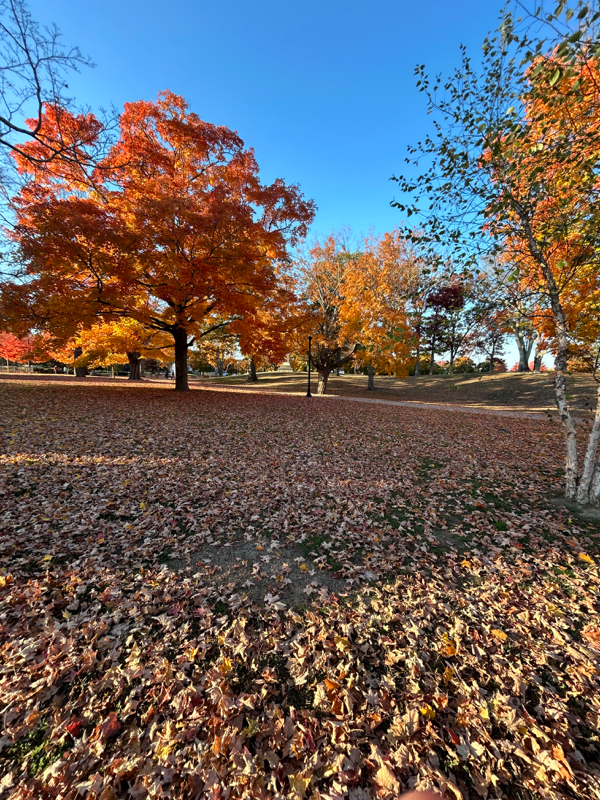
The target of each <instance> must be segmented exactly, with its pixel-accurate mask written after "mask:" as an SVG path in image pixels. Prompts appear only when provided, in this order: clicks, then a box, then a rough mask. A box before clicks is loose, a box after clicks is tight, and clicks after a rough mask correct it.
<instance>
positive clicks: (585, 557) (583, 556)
mask: <svg viewBox="0 0 600 800" xmlns="http://www.w3.org/2000/svg"><path fill="white" fill-rule="evenodd" d="M579 558H580V559H581V560H582V561H587V563H588V564H593V563H594V559H593V558H591V557H590V556H588V555H587V553H579Z"/></svg>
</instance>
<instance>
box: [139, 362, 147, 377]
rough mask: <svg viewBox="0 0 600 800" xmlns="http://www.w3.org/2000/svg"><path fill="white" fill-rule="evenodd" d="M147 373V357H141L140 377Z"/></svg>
mask: <svg viewBox="0 0 600 800" xmlns="http://www.w3.org/2000/svg"><path fill="white" fill-rule="evenodd" d="M145 374H146V359H145V358H140V379H141V378H143V377H144V375H145Z"/></svg>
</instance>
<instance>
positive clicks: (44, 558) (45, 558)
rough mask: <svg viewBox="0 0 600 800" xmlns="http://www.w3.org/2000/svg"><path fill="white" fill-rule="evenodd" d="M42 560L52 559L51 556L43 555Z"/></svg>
mask: <svg viewBox="0 0 600 800" xmlns="http://www.w3.org/2000/svg"><path fill="white" fill-rule="evenodd" d="M42 561H52V556H44V557H43V558H42Z"/></svg>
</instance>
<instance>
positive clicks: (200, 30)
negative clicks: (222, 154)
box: [30, 0, 502, 234]
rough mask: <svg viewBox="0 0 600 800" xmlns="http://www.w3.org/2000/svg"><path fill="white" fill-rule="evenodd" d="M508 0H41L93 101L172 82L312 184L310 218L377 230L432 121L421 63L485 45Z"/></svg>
mask: <svg viewBox="0 0 600 800" xmlns="http://www.w3.org/2000/svg"><path fill="white" fill-rule="evenodd" d="M501 5H502V0H497V2H496V0H429V1H428V2H417V1H416V0H395V2H394V0H363V2H356V0H344V2H342V0H319V1H318V2H317V1H316V0H304V2H302V0H299V1H297V2H286V0H277V2H275V0H254V2H240V0H229V1H228V2H218V1H215V0H212V1H211V2H208V1H207V0H170V1H169V2H164V0H161V2H156V0H102V2H97V3H89V2H82V1H81V0H30V7H31V10H32V13H33V15H34V17H35V18H36V19H37V20H38V21H40V22H42V21H43V22H51V21H53V22H56V23H57V24H58V26H59V27H60V28H61V30H62V32H63V34H64V37H65V40H66V41H67V42H72V43H75V44H77V45H79V46H80V48H81V49H82V50H83V51H84V52H86V53H88V54H89V55H90V56H91V57H92V58H93V60H94V61H95V62H96V64H97V66H96V68H95V69H94V70H86V71H85V72H84V73H83V74H82V75H81V76H80V77H77V78H75V79H74V80H72V81H71V88H72V90H73V93H74V94H75V95H76V97H77V99H78V100H79V101H80V102H82V103H88V104H89V105H90V106H92V107H94V106H98V105H104V106H107V105H109V104H111V103H113V104H115V105H116V106H120V105H122V103H124V102H126V101H128V100H138V99H153V98H155V97H156V94H157V92H158V91H160V90H161V89H165V88H168V89H170V90H171V91H174V92H176V93H178V94H181V95H183V96H184V97H185V98H186V99H187V100H188V102H189V103H190V106H191V108H192V110H194V111H195V112H196V113H198V114H199V115H200V116H201V117H202V118H203V119H206V120H207V121H209V122H214V123H218V124H223V125H227V126H229V127H230V128H233V129H234V130H237V131H238V133H239V134H240V136H241V137H242V139H244V141H245V142H246V144H247V145H248V146H251V147H253V148H254V149H255V151H256V156H257V159H258V163H259V165H260V167H261V172H262V175H263V178H264V179H265V180H272V179H274V178H276V177H281V178H283V179H284V180H286V181H289V182H297V183H299V184H300V185H301V187H302V189H303V191H304V192H305V194H306V195H307V196H309V197H312V198H313V199H314V200H315V201H316V203H317V205H318V207H319V211H318V214H317V218H316V221H315V224H314V226H313V231H314V233H315V234H326V233H329V232H330V231H331V230H333V229H339V228H340V227H341V226H344V225H349V226H350V227H351V228H352V229H353V230H354V231H355V232H356V233H361V232H364V233H367V232H368V231H369V229H370V228H371V227H373V228H374V229H375V230H376V231H378V232H383V231H385V230H388V229H390V228H392V227H393V226H394V225H395V224H397V223H398V222H400V215H399V213H400V212H398V211H396V210H394V209H392V208H390V207H389V202H390V200H391V199H392V198H393V196H394V192H395V186H396V185H395V184H394V183H391V182H390V181H389V178H390V176H391V175H392V174H393V173H394V172H398V171H400V170H401V169H402V161H403V158H404V156H405V153H406V145H407V144H409V143H411V142H415V141H417V140H418V139H420V138H421V137H422V136H423V135H424V134H425V133H426V131H427V130H428V127H429V118H428V117H427V115H426V110H425V104H424V100H423V97H422V96H421V95H420V94H419V92H418V91H417V89H416V88H415V78H414V75H413V70H414V66H415V64H417V63H424V64H426V65H427V66H428V67H429V68H430V71H431V72H432V73H436V72H438V71H444V72H447V71H450V70H451V69H452V68H453V66H456V65H458V62H459V45H460V44H461V43H464V44H466V45H467V46H468V47H469V49H470V50H471V51H472V53H473V55H474V56H475V57H477V56H478V55H479V53H480V49H481V43H482V41H483V38H484V36H485V35H486V33H487V32H488V31H489V30H490V29H493V28H495V27H496V22H497V17H498V11H499V8H500V6H501Z"/></svg>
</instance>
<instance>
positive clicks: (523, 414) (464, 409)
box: [202, 383, 548, 420]
mask: <svg viewBox="0 0 600 800" xmlns="http://www.w3.org/2000/svg"><path fill="white" fill-rule="evenodd" d="M202 388H203V389H209V390H210V391H212V392H246V393H247V392H251V393H253V394H268V395H280V394H281V395H284V396H287V397H303V396H304V393H303V392H278V391H273V390H269V389H261V388H260V387H256V388H255V387H254V386H253V387H252V388H250V387H249V388H247V389H238V388H237V387H234V386H232V387H231V388H230V387H225V386H210V385H207V384H206V383H203V384H202ZM312 397H313V398H314V399H315V400H341V401H343V402H346V403H375V404H376V405H382V406H403V407H404V408H423V409H425V410H429V411H449V412H450V413H454V412H457V413H461V414H491V415H492V416H496V417H515V418H517V419H537V420H547V419H548V415H547V414H542V413H540V412H537V411H503V410H502V409H501V408H478V407H473V406H455V405H452V404H451V403H419V402H417V401H416V400H378V399H377V398H375V397H347V396H346V395H339V394H313V395H312Z"/></svg>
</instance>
